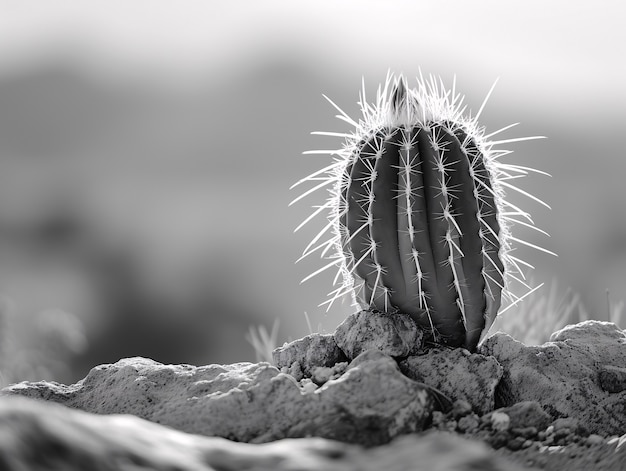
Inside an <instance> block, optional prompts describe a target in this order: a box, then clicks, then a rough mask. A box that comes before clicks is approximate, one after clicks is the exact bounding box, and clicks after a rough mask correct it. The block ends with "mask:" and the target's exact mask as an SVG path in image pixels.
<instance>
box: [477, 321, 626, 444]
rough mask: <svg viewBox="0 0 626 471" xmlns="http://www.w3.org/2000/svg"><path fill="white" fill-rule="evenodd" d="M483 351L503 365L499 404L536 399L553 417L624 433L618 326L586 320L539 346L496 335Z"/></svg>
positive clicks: (625, 364)
mask: <svg viewBox="0 0 626 471" xmlns="http://www.w3.org/2000/svg"><path fill="white" fill-rule="evenodd" d="M479 351H480V353H483V354H485V355H492V356H493V357H495V358H496V360H497V361H498V362H499V363H500V364H501V365H502V367H503V368H504V375H503V377H502V380H501V382H500V384H499V385H498V388H497V390H496V406H497V407H504V406H512V405H513V404H515V403H517V402H521V401H536V402H538V403H539V404H540V405H541V406H542V407H543V409H544V410H545V411H546V412H548V413H549V414H550V415H551V416H552V417H553V418H559V417H572V418H575V419H576V420H578V421H579V422H580V423H582V424H585V426H586V427H587V428H588V429H589V431H590V432H592V433H596V434H599V435H603V436H608V435H622V434H623V433H624V431H626V391H625V390H623V389H622V388H621V383H620V381H621V380H620V377H621V376H620V374H621V371H622V370H623V369H624V368H626V334H625V333H624V331H622V330H621V329H619V328H618V327H617V326H616V325H615V324H612V323H609V322H600V321H585V322H581V323H579V324H576V325H572V326H567V327H565V328H564V329H561V330H560V331H558V332H555V333H554V334H553V335H552V337H551V341H550V342H547V343H545V344H543V345H540V346H526V345H524V344H523V343H521V342H518V341H516V340H514V339H513V338H512V337H510V336H508V335H506V334H503V333H496V334H495V335H493V336H491V337H489V338H487V339H486V340H485V341H484V342H483V344H482V346H481V347H480V350H479ZM616 378H617V379H616Z"/></svg>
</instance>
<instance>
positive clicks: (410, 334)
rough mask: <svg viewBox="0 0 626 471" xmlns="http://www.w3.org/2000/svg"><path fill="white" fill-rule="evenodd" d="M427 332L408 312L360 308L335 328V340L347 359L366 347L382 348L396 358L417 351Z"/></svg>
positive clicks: (354, 356) (355, 355)
mask: <svg viewBox="0 0 626 471" xmlns="http://www.w3.org/2000/svg"><path fill="white" fill-rule="evenodd" d="M423 336H424V334H423V332H422V331H421V329H420V328H419V327H418V326H417V324H416V323H415V321H414V320H413V319H411V317H410V316H409V315H407V314H401V313H385V312H379V311H360V312H357V313H356V314H352V315H350V316H348V317H347V318H346V320H344V321H343V322H342V323H341V324H340V325H339V326H338V327H337V329H336V330H335V341H336V342H337V345H338V346H339V348H340V349H341V350H342V351H343V352H344V354H345V355H346V357H348V359H350V360H352V359H354V358H356V357H357V356H359V355H360V354H361V353H363V352H364V351H366V350H370V349H375V350H379V351H381V352H383V353H385V354H386V355H389V356H390V357H394V358H402V357H406V356H408V355H411V354H415V353H417V352H418V351H419V349H420V347H421V346H422V338H423Z"/></svg>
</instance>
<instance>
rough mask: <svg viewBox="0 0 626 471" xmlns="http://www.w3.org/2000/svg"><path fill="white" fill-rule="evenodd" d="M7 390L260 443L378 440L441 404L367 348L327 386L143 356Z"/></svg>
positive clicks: (408, 428) (252, 368)
mask: <svg viewBox="0 0 626 471" xmlns="http://www.w3.org/2000/svg"><path fill="white" fill-rule="evenodd" d="M305 386H306V387H305ZM2 395H21V396H26V397H31V398H39V399H45V400H49V401H53V402H58V403H61V404H63V405H66V406H69V407H73V408H76V409H81V410H84V411H87V412H94V413H99V414H120V413H124V414H132V415H135V416H137V417H141V418H143V419H147V420H149V421H151V422H156V423H160V424H164V425H168V426H170V427H173V428H175V429H178V430H181V431H185V432H189V433H196V434H201V435H206V436H219V437H224V438H229V439H232V440H236V441H242V442H253V443H260V442H268V441H272V440H278V439H281V438H292V437H305V436H318V437H325V438H333V439H339V440H342V441H346V442H354V443H361V444H364V445H376V444H380V443H386V442H389V441H390V440H391V439H393V438H394V437H396V436H398V435H400V434H406V433H411V432H416V431H420V430H422V429H423V428H424V427H425V426H426V423H427V421H428V419H429V417H430V414H431V411H432V407H433V406H432V398H431V396H430V394H429V393H428V391H427V390H426V388H424V387H422V386H421V385H420V384H418V383H416V382H415V381H412V380H411V379H409V378H407V377H406V376H404V375H402V373H401V372H400V370H399V368H398V366H397V364H396V363H395V361H394V360H393V359H392V358H390V357H388V356H386V355H384V354H382V353H380V352H365V353H363V354H362V355H361V356H360V357H358V358H356V359H355V360H354V361H353V362H352V364H350V365H348V368H347V369H346V372H345V373H344V374H343V375H341V376H340V377H339V378H337V379H333V380H329V381H328V382H326V383H325V384H324V385H323V386H322V387H320V388H318V387H317V386H315V385H314V384H311V383H310V382H309V383H308V384H306V385H305V384H303V383H302V382H297V381H296V380H295V379H294V378H293V377H292V376H290V375H287V374H284V373H280V372H279V371H278V369H277V368H276V367H274V366H271V365H269V364H268V363H258V364H255V363H235V364H232V365H209V366H202V367H195V366H191V365H163V364H161V363H158V362H156V361H153V360H149V359H145V358H140V357H136V358H127V359H124V360H120V361H118V362H117V363H114V364H110V365H101V366H98V367H96V368H93V369H92V370H91V371H90V372H89V374H88V375H87V376H86V377H85V378H84V379H83V380H81V381H79V382H78V383H76V384H73V385H70V386H66V385H62V384H58V383H52V382H37V383H31V382H24V383H19V384H16V385H13V386H10V387H8V388H5V389H4V390H2Z"/></svg>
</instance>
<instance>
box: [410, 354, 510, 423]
mask: <svg viewBox="0 0 626 471" xmlns="http://www.w3.org/2000/svg"><path fill="white" fill-rule="evenodd" d="M400 369H401V370H402V372H403V373H404V374H405V375H407V376H408V377H409V378H411V379H413V380H415V381H419V382H421V383H424V384H426V385H428V386H431V387H433V388H435V389H437V390H438V391H440V392H441V393H443V394H444V395H445V396H447V397H448V398H449V399H451V400H452V401H458V400H463V401H466V402H468V403H469V404H471V406H472V408H473V409H474V411H475V412H476V413H478V414H485V413H487V412H489V411H491V410H493V408H494V395H495V390H496V386H497V384H498V382H499V381H500V378H501V377H502V368H501V367H500V365H499V364H498V362H497V361H496V360H495V359H494V358H493V357H488V356H484V355H480V354H477V353H469V352H468V351H467V350H465V349H462V348H455V349H449V348H432V349H430V350H429V351H428V352H426V353H425V354H423V355H418V356H411V357H408V358H407V359H406V360H403V361H401V362H400Z"/></svg>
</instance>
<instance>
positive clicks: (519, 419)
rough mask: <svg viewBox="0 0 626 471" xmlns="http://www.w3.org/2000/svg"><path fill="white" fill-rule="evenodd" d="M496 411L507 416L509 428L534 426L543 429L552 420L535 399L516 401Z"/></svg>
mask: <svg viewBox="0 0 626 471" xmlns="http://www.w3.org/2000/svg"><path fill="white" fill-rule="evenodd" d="M498 412H502V413H504V414H506V415H508V416H509V422H510V428H517V429H524V428H527V427H535V428H536V429H537V430H544V429H545V428H546V427H547V426H548V425H550V422H552V419H551V417H550V415H549V414H548V413H547V412H546V411H544V410H543V409H542V408H541V406H540V405H539V403H538V402H535V401H522V402H518V403H517V404H513V405H512V406H510V407H504V408H501V409H498Z"/></svg>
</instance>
